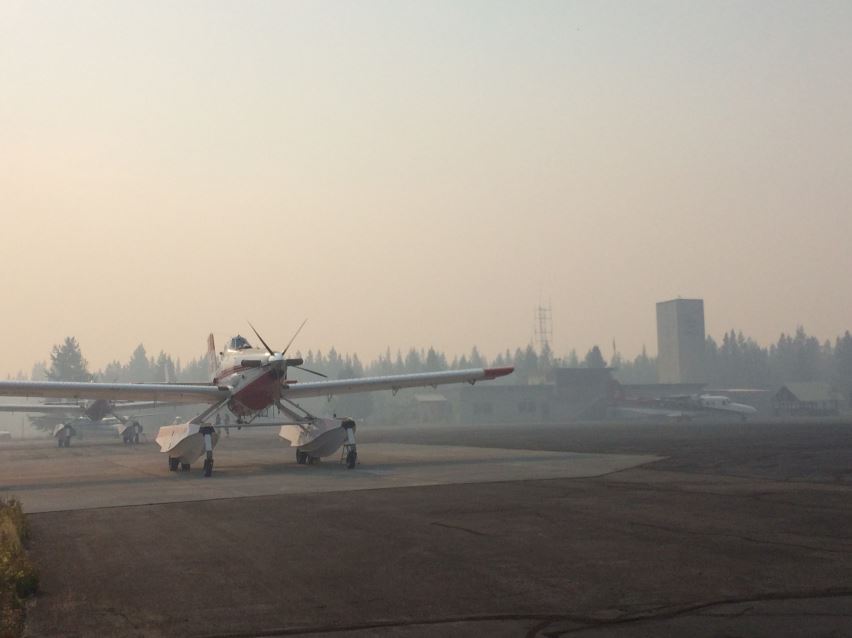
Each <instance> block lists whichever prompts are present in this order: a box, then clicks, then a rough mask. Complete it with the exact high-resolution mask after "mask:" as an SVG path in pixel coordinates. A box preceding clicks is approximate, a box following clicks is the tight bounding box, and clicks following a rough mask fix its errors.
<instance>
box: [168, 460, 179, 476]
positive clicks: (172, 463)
mask: <svg viewBox="0 0 852 638" xmlns="http://www.w3.org/2000/svg"><path fill="white" fill-rule="evenodd" d="M179 465H180V460H179V459H173V458H172V457H169V472H177V471H178V466H179Z"/></svg>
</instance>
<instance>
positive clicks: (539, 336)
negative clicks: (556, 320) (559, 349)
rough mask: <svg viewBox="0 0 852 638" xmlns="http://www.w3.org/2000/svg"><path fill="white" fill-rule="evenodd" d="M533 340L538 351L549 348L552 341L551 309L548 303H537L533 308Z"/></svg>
mask: <svg viewBox="0 0 852 638" xmlns="http://www.w3.org/2000/svg"><path fill="white" fill-rule="evenodd" d="M535 342H536V345H537V346H538V351H539V352H544V351H545V350H546V349H550V350H552V348H551V345H550V344H551V343H553V311H552V310H551V308H550V303H549V302H548V304H547V305H546V306H545V305H543V304H541V303H540V304H539V305H538V307H536V309H535Z"/></svg>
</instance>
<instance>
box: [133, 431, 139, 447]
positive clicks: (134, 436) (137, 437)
mask: <svg viewBox="0 0 852 638" xmlns="http://www.w3.org/2000/svg"><path fill="white" fill-rule="evenodd" d="M133 443H135V444H136V445H138V444H139V432H137V433H136V434H134V435H133Z"/></svg>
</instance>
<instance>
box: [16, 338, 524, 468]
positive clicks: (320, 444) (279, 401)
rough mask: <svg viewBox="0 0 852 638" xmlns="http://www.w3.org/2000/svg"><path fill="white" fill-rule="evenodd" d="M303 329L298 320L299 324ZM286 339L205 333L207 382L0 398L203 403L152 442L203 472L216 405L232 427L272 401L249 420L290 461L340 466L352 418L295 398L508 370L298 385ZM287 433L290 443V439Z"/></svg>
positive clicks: (32, 385)
mask: <svg viewBox="0 0 852 638" xmlns="http://www.w3.org/2000/svg"><path fill="white" fill-rule="evenodd" d="M302 326H304V322H303V323H302ZM302 326H300V327H299V330H297V331H296V334H295V335H294V336H293V338H292V339H290V343H288V344H287V346H286V347H285V348H284V349H283V350H281V351H280V352H275V351H273V350H272V348H270V347H269V346H268V345H267V344H266V342H265V341H264V340H263V338H262V337H261V336H260V334H258V332H257V330H254V327H252V330H253V331H254V333H255V335H256V336H257V338H258V340H259V341H260V342H261V344H263V348H262V349H261V348H252V346H251V344H249V342H248V341H247V340H246V339H245V338H244V337H242V336H240V335H237V336H236V337H234V338H233V339H231V341H230V342H229V344H228V347H227V348H225V350H224V351H223V352H222V353H220V354H221V360H220V359H219V357H218V356H217V354H216V348H215V345H214V343H213V335H212V334H211V335H210V337H209V338H208V340H207V346H208V353H207V354H208V360H209V363H210V367H211V371H212V372H213V381H212V383H195V384H193V383H171V384H170V383H152V384H147V383H74V382H63V381H53V382H51V381H0V395H5V396H19V397H21V396H26V397H44V398H60V399H75V400H81V399H93V400H95V401H96V402H97V401H99V400H100V401H105V402H107V405H109V406H110V409H109V412H110V413H111V414H115V411H116V410H117V409H118V405H119V404H116V403H114V402H116V401H122V400H126V401H153V402H156V403H160V404H162V403H164V402H165V403H187V404H193V403H206V404H209V405H210V407H209V408H207V409H206V410H204V411H203V412H201V413H200V414H199V415H198V416H196V417H195V418H194V419H192V420H190V421H188V422H186V423H180V424H175V425H167V426H163V427H161V428H160V431H159V433H158V434H157V443H158V444H159V445H160V451H162V452H163V453H165V454H168V461H169V470H171V471H177V470H178V468H180V469H181V470H183V471H187V470H189V469H190V464H191V463H193V462H195V461H196V460H198V459H199V458H201V457H202V456H204V457H205V458H204V476H210V475H211V474H212V472H213V448H214V447H215V446H216V444H217V443H218V441H219V432H218V430H217V429H216V426H215V417H216V415H217V414H218V413H219V412H220V411H221V410H225V409H227V410H229V411H230V412H231V413H232V414H234V415H236V416H237V422H236V424H234V425H235V426H236V427H247V426H252V425H253V423H252V422H253V421H254V420H255V419H256V418H257V416H258V415H259V414H261V413H263V411H264V410H266V409H267V408H269V407H271V406H276V407H277V408H278V409H279V410H280V411H281V413H282V414H284V415H285V416H286V417H287V420H286V421H282V422H278V423H269V422H264V423H257V424H256V425H255V426H256V427H260V426H271V425H276V426H295V428H297V430H298V436H296V437H294V435H296V434H297V432H296V431H295V430H293V429H292V427H281V430H280V436H281V437H283V438H286V439H288V440H290V441H291V443H292V444H293V446H294V447H295V448H296V461H297V462H298V463H311V462H313V460H315V459H318V458H320V457H323V456H330V455H331V454H334V453H335V452H336V451H337V450H340V449H341V448H342V450H343V452H342V458H343V460H345V462H346V466H347V467H348V468H350V469H351V468H354V467H355V465H356V463H357V458H358V455H357V452H356V446H355V421H354V420H352V419H350V418H338V417H336V416H335V417H334V418H331V419H327V418H326V419H321V418H319V417H317V416H315V415H313V414H310V413H309V412H308V411H307V410H305V409H304V408H302V407H301V406H299V405H298V404H296V403H295V400H297V399H302V398H306V397H331V396H333V395H338V394H349V393H356V392H373V391H375V390H392V391H393V392H397V391H398V390H400V389H402V388H414V387H425V386H433V387H434V386H438V385H439V384H446V383H470V384H474V383H476V382H477V381H490V380H493V379H496V378H497V377H502V376H504V375H507V374H510V373H511V372H512V371H513V368H511V367H505V368H473V369H469V370H449V371H445V372H423V373H418V374H399V375H390V376H384V377H366V378H361V379H335V380H325V381H316V382H309V383H298V382H297V381H296V380H293V379H288V378H287V370H288V369H289V368H297V369H300V370H305V371H306V372H311V373H313V374H318V375H319V376H322V377H325V375H324V374H321V373H317V372H313V371H312V370H308V369H307V368H304V367H302V364H303V363H304V361H303V360H302V359H301V358H298V357H296V358H287V356H286V355H287V350H288V349H289V348H290V346H291V345H292V343H293V341H294V340H295V338H296V336H297V335H298V334H299V331H300V330H301V329H302ZM294 438H295V440H293V439H294Z"/></svg>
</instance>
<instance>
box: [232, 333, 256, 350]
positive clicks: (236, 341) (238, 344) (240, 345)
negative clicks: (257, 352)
mask: <svg viewBox="0 0 852 638" xmlns="http://www.w3.org/2000/svg"><path fill="white" fill-rule="evenodd" d="M228 348H230V349H231V350H248V349H250V348H251V344H250V343H249V342H248V340H246V338H245V337H243V336H241V335H237V336H236V337H234V338H233V339H231V341H230V343H229V344H228Z"/></svg>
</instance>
